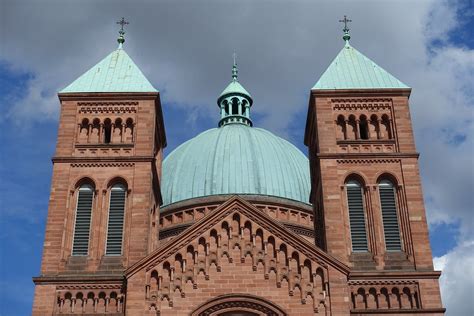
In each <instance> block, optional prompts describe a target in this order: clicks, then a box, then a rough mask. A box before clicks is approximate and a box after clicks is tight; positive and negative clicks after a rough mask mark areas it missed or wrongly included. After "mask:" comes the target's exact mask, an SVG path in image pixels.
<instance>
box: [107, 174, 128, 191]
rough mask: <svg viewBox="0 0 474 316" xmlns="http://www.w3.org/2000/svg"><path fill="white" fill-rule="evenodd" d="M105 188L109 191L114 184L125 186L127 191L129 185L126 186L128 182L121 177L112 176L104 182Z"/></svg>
mask: <svg viewBox="0 0 474 316" xmlns="http://www.w3.org/2000/svg"><path fill="white" fill-rule="evenodd" d="M104 183H105V188H106V189H107V190H109V189H110V188H112V187H113V186H114V185H116V184H121V185H123V186H125V189H126V190H127V191H128V189H129V185H128V180H127V179H126V178H124V177H122V176H113V177H110V178H109V179H107V180H106V181H105V182H104Z"/></svg>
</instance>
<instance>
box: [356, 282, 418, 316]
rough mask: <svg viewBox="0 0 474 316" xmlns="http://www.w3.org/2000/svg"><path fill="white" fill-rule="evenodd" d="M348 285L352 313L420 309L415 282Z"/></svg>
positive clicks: (416, 283) (357, 283)
mask: <svg viewBox="0 0 474 316" xmlns="http://www.w3.org/2000/svg"><path fill="white" fill-rule="evenodd" d="M348 284H349V289H350V291H351V300H352V307H351V308H352V310H353V311H361V310H377V309H379V310H380V309H390V310H401V309H420V308H421V302H420V294H419V293H420V290H419V285H418V282H417V281H416V280H361V281H359V280H358V281H349V282H348Z"/></svg>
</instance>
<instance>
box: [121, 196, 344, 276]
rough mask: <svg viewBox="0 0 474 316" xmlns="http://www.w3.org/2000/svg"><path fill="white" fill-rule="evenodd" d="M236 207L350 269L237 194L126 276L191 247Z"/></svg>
mask: <svg viewBox="0 0 474 316" xmlns="http://www.w3.org/2000/svg"><path fill="white" fill-rule="evenodd" d="M236 211H237V213H239V214H240V215H242V216H245V217H246V218H248V219H249V220H251V221H252V222H253V223H255V224H257V225H258V226H260V227H262V228H264V229H265V230H266V231H268V232H270V233H271V234H272V235H274V236H275V237H277V238H279V239H281V240H282V242H284V243H285V244H286V245H287V246H288V247H291V248H292V249H294V250H295V251H298V252H300V253H301V254H303V255H304V256H305V257H306V258H308V259H310V260H312V261H314V262H317V263H319V264H320V265H321V266H324V267H328V266H332V267H333V268H335V269H336V270H338V271H340V272H342V273H343V274H348V273H349V267H348V266H347V265H345V264H344V263H342V262H341V261H339V260H338V259H336V258H334V257H332V256H331V255H329V254H327V253H325V252H324V251H323V250H321V249H319V248H317V247H316V246H315V245H313V244H311V243H310V242H308V241H307V240H305V239H304V238H302V237H300V236H298V235H297V234H295V233H294V232H292V231H290V230H289V229H287V228H286V227H284V226H283V225H282V224H280V223H278V222H277V221H276V220H274V219H272V218H271V217H270V216H268V215H267V214H265V213H264V212H262V211H261V210H259V209H258V208H256V207H255V206H253V205H252V204H250V203H249V202H247V201H245V200H243V199H242V198H240V197H238V196H233V197H231V198H230V199H229V200H228V201H226V202H225V203H223V204H222V205H221V206H219V207H218V208H217V209H216V210H214V211H213V212H211V213H210V214H208V215H207V216H205V217H203V218H202V219H200V220H199V221H197V222H196V223H194V224H193V225H192V226H191V227H189V228H188V229H186V230H185V231H183V232H182V233H181V234H180V235H178V236H177V237H176V238H175V239H172V240H170V241H168V242H166V243H164V244H163V245H161V247H159V248H158V249H156V250H155V251H153V252H152V253H150V254H149V255H148V256H146V257H145V258H143V259H142V260H140V261H138V262H137V263H135V264H134V265H132V266H131V267H129V268H128V269H127V270H126V271H125V275H126V277H127V278H129V277H130V276H132V275H133V274H134V273H136V272H137V271H139V270H141V269H143V268H145V269H146V270H150V269H152V268H153V267H154V266H156V265H158V264H159V263H161V262H163V261H165V260H166V259H167V258H170V257H172V256H173V255H174V254H176V253H177V252H178V251H179V250H180V249H182V248H184V247H187V246H188V245H190V244H191V243H192V242H193V241H196V240H197V239H198V238H199V237H200V236H202V235H203V234H205V233H206V232H209V231H210V230H211V229H212V228H213V227H214V226H215V225H216V224H218V223H220V222H221V221H222V220H223V219H224V218H226V217H228V216H229V215H232V214H234V213H236ZM289 255H290V254H289Z"/></svg>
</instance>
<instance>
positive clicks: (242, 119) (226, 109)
mask: <svg viewBox="0 0 474 316" xmlns="http://www.w3.org/2000/svg"><path fill="white" fill-rule="evenodd" d="M237 78H238V69H237V63H236V61H235V54H234V64H233V66H232V81H231V82H230V84H229V85H228V86H227V88H225V89H224V91H223V92H222V93H221V95H220V96H219V98H218V99H217V105H218V106H219V108H220V111H221V119H220V121H219V127H221V126H223V125H226V124H245V125H248V126H252V120H251V119H250V107H251V106H252V103H253V100H252V97H251V96H250V93H248V92H247V90H245V88H244V87H243V86H242V85H241V84H240V83H239V81H238V79H237Z"/></svg>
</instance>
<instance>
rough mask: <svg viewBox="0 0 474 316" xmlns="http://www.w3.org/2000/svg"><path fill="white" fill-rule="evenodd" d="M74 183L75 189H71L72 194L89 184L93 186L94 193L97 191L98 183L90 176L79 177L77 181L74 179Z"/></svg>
mask: <svg viewBox="0 0 474 316" xmlns="http://www.w3.org/2000/svg"><path fill="white" fill-rule="evenodd" d="M72 183H73V187H71V191H72V192H74V191H76V190H77V189H79V188H80V187H81V186H82V185H84V184H88V185H90V186H92V188H93V189H94V191H95V190H97V184H96V181H95V180H94V179H93V178H91V177H89V176H85V177H84V176H80V177H77V178H76V179H74V181H72Z"/></svg>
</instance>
